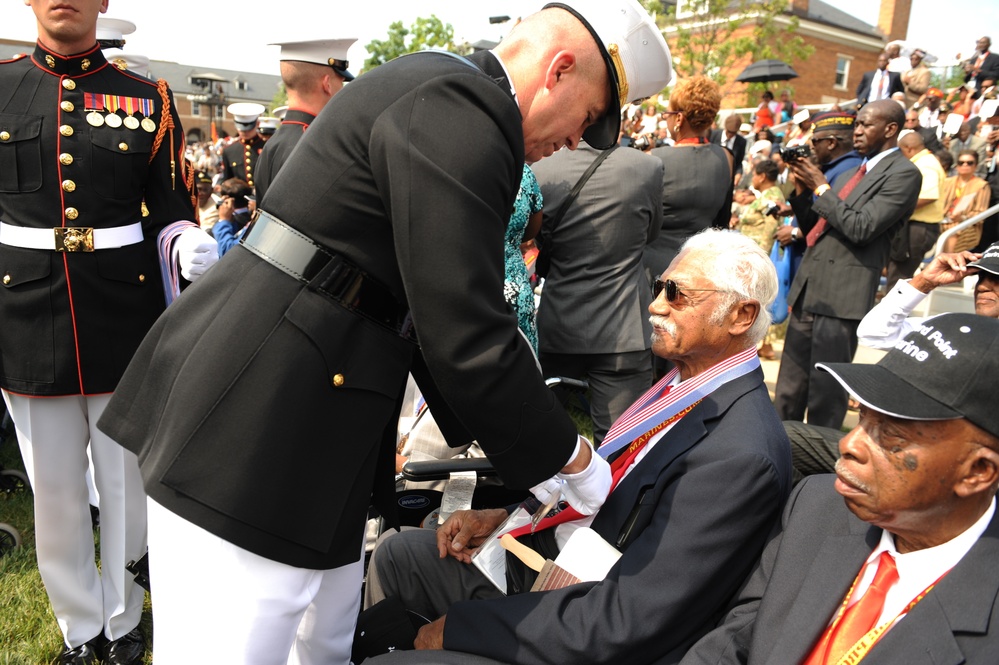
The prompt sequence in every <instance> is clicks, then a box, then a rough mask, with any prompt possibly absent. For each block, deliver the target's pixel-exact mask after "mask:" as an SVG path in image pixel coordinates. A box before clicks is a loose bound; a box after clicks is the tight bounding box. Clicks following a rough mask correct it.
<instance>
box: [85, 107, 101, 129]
mask: <svg viewBox="0 0 999 665" xmlns="http://www.w3.org/2000/svg"><path fill="white" fill-rule="evenodd" d="M87 122H89V123H90V124H91V125H93V126H94V127H100V126H101V125H103V124H104V116H102V115H101V114H100V113H98V112H97V111H91V112H90V113H88V114H87Z"/></svg>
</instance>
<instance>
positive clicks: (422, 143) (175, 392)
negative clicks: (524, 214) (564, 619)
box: [100, 0, 672, 665]
mask: <svg viewBox="0 0 999 665" xmlns="http://www.w3.org/2000/svg"><path fill="white" fill-rule="evenodd" d="M671 77H672V69H671V63H670V57H669V49H668V47H667V46H666V42H665V40H664V39H663V37H662V34H661V33H660V31H659V30H658V28H656V26H655V23H654V22H653V21H652V18H651V17H650V16H649V14H648V13H647V12H646V11H645V10H644V9H643V8H642V7H641V6H640V5H639V4H638V2H636V1H635V0H572V1H571V2H568V3H558V4H552V5H548V6H546V7H545V8H544V9H542V10H541V11H539V12H538V13H536V14H533V15H531V16H529V17H527V18H525V19H524V20H523V21H521V22H520V23H519V24H518V25H517V26H516V27H515V28H514V29H513V30H512V31H511V32H510V34H509V35H508V36H507V37H506V39H504V40H503V42H502V43H501V44H500V45H499V46H497V47H496V49H495V50H494V51H489V52H482V53H478V54H475V55H473V56H470V57H469V58H467V59H466V58H462V57H457V56H455V55H451V54H447V53H439V52H426V53H417V54H412V55H407V56H404V57H402V58H399V59H397V60H395V61H393V62H390V63H388V64H385V65H382V66H380V67H378V68H377V69H375V70H373V71H371V72H368V73H367V74H365V75H364V76H363V77H360V78H358V79H357V80H356V81H355V82H354V83H352V84H351V85H350V86H348V87H347V88H346V89H344V90H343V91H342V92H341V93H338V94H337V95H336V96H335V98H334V99H333V100H332V101H331V102H330V103H329V104H327V105H326V107H325V108H324V109H323V111H322V112H320V114H319V116H318V117H317V118H316V121H315V122H314V123H312V125H311V126H310V128H309V130H308V131H307V132H306V133H305V135H304V136H303V137H302V139H301V141H300V142H299V145H298V146H297V147H296V149H295V151H294V155H293V156H292V157H291V158H290V159H289V160H288V162H287V163H285V165H284V166H283V168H282V174H281V176H280V177H278V178H277V179H276V180H275V181H274V182H273V183H272V185H271V186H270V188H268V190H267V193H266V195H265V196H264V198H263V199H262V200H261V201H260V211H259V213H258V215H259V216H258V217H257V219H256V222H255V223H254V224H253V226H252V227H251V230H250V231H249V232H248V234H247V236H246V237H245V238H244V239H243V243H242V244H241V245H239V246H237V247H235V248H234V249H233V250H232V251H231V252H230V253H229V255H228V256H227V257H226V258H225V260H224V261H222V262H221V263H220V264H219V266H217V267H216V269H214V270H212V271H210V272H209V273H208V274H207V275H206V279H208V283H207V284H206V285H205V286H204V288H195V289H193V290H189V291H188V292H187V293H185V295H184V297H183V298H181V299H179V300H178V301H177V303H176V304H175V306H174V307H171V311H168V313H167V315H166V316H164V317H161V318H160V319H159V321H158V323H157V325H156V326H155V328H154V330H153V331H151V333H150V334H149V335H148V336H147V337H146V340H145V342H144V343H143V345H142V346H141V347H140V349H139V351H138V355H137V359H136V360H135V361H134V362H133V363H132V364H131V366H130V367H129V369H128V370H127V371H126V374H125V378H124V380H123V383H122V384H121V389H120V390H119V391H118V392H117V394H116V395H115V397H114V398H113V399H112V401H111V404H110V405H109V408H108V411H107V412H106V413H105V418H104V419H103V420H102V421H101V424H100V426H101V427H103V428H104V429H105V430H107V431H108V432H113V433H115V436H116V440H118V441H120V442H121V443H122V445H124V446H125V447H126V448H128V449H129V450H133V451H136V452H137V453H138V455H139V459H140V466H141V469H142V473H143V479H144V481H145V486H146V489H147V491H148V493H149V495H150V503H149V506H150V527H149V533H150V569H151V575H152V577H154V578H155V579H156V587H157V591H156V593H157V597H156V601H155V604H154V607H155V610H154V612H155V617H154V619H155V623H156V636H155V640H156V659H157V663H159V664H160V665H168V664H169V663H179V662H184V663H187V662H190V659H191V657H192V655H193V654H197V658H198V659H199V660H201V661H204V662H251V661H252V662H283V660H284V659H288V658H289V654H290V657H291V660H292V661H293V662H303V661H305V662H324V663H346V662H347V659H348V657H349V648H350V643H351V641H352V637H353V626H354V621H355V616H356V610H357V607H358V605H359V601H360V583H361V572H362V568H363V564H362V560H361V550H362V540H363V528H364V523H365V520H366V517H367V511H368V504H369V502H371V501H372V500H374V502H375V504H376V506H377V507H378V509H379V510H380V511H381V512H382V514H383V515H386V516H387V518H388V519H389V520H390V521H391V520H392V517H393V515H394V510H395V508H394V501H393V500H392V499H393V495H394V483H393V469H394V464H395V423H396V422H397V420H398V410H399V403H400V401H401V399H402V396H403V390H404V387H405V384H406V378H407V375H408V373H409V372H410V371H411V372H412V373H413V375H414V376H415V377H416V378H417V381H418V382H419V384H420V387H421V389H422V391H423V394H424V396H426V398H427V402H428V403H429V405H430V407H431V409H432V410H433V413H434V415H435V416H436V418H437V422H438V424H439V425H440V426H441V429H442V431H443V432H444V434H445V437H446V438H447V439H448V441H449V442H451V443H454V444H462V443H466V442H468V441H471V440H472V439H475V440H477V441H478V442H479V444H480V445H481V446H482V448H483V449H484V450H485V451H486V453H487V454H488V455H489V456H490V457H491V458H492V460H493V462H494V463H495V465H496V467H497V468H498V470H499V472H500V474H501V476H503V478H504V480H505V481H506V482H507V483H508V484H509V485H511V486H514V487H520V488H528V487H531V486H534V485H537V484H541V483H543V482H545V481H547V480H549V479H550V478H552V477H553V476H554V475H555V474H560V477H561V480H564V494H565V496H566V498H567V500H568V501H569V503H570V504H572V505H574V506H576V507H577V508H578V509H579V510H580V511H581V512H584V513H592V512H593V511H594V510H596V508H597V507H598V506H599V505H600V504H601V502H602V501H603V500H604V498H605V497H606V495H607V491H608V488H609V485H610V472H609V469H608V468H607V464H606V462H604V461H602V460H601V459H599V458H598V456H596V455H594V454H592V449H591V447H590V444H589V442H587V441H586V440H585V439H581V438H580V437H579V436H578V434H577V433H576V427H575V424H574V423H573V421H572V419H571V418H569V417H568V415H567V414H566V413H565V412H564V411H563V410H562V408H561V407H560V406H559V404H558V403H557V400H555V398H554V396H553V394H552V393H551V391H550V390H549V389H548V388H547V387H546V386H545V383H544V381H543V380H542V377H541V375H540V373H539V372H538V369H537V364H536V361H535V359H534V354H533V353H532V352H531V349H530V347H529V345H528V344H527V342H526V341H525V340H524V339H523V338H522V337H521V335H520V333H519V330H518V328H517V320H516V317H515V316H514V315H513V313H512V312H511V310H510V309H509V307H508V306H507V305H506V302H505V300H504V298H503V274H504V272H503V237H504V233H505V230H506V225H507V221H508V219H509V215H510V210H511V208H512V205H513V201H514V198H515V197H516V194H517V190H518V187H519V184H520V179H521V174H522V172H523V164H524V161H525V159H526V160H528V161H535V160H538V159H541V158H542V157H545V156H547V155H550V154H552V153H553V152H555V151H556V150H557V149H559V148H560V147H562V146H567V147H569V148H575V146H576V144H577V143H578V142H579V140H580V138H581V137H583V136H584V135H585V137H586V139H587V141H588V142H589V143H590V144H591V145H594V146H597V147H599V148H607V147H610V146H611V145H613V144H614V143H616V142H617V138H618V131H619V118H620V108H621V106H622V105H623V104H624V103H625V102H627V101H629V100H633V99H635V98H640V97H646V96H649V95H652V94H655V93H658V92H659V91H660V90H661V89H662V88H663V87H664V86H665V85H666V84H667V83H668V82H669V80H670V78H671ZM442 257H446V261H447V272H448V275H447V278H446V279H443V278H442V277H441V272H440V270H441V259H442ZM218 268H221V270H219V269H218ZM194 286H195V287H197V286H198V285H197V284H195V285H194ZM205 626H211V629H210V630H205V629H204V628H205Z"/></svg>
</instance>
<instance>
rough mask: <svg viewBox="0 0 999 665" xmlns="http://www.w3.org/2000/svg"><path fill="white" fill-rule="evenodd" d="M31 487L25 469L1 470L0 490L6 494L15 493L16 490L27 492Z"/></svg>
mask: <svg viewBox="0 0 999 665" xmlns="http://www.w3.org/2000/svg"><path fill="white" fill-rule="evenodd" d="M29 489H31V484H30V483H29V482H28V476H27V474H25V473H24V472H23V471H18V470H17V469H3V470H0V492H3V493H4V494H14V493H16V492H26V491H27V490H29Z"/></svg>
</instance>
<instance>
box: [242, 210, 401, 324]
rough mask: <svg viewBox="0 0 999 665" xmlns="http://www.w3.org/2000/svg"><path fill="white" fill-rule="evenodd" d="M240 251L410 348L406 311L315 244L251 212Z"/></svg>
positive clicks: (372, 281) (268, 216)
mask: <svg viewBox="0 0 999 665" xmlns="http://www.w3.org/2000/svg"><path fill="white" fill-rule="evenodd" d="M241 243H242V245H243V247H245V248H246V249H248V250H250V251H251V252H253V253H254V254H256V255H257V256H259V257H260V258H262V259H263V260H265V261H267V262H268V263H270V264H271V265H273V266H275V267H277V268H280V269H281V270H282V271H283V272H285V273H287V274H288V275H291V276H292V277H294V278H295V279H297V280H298V281H300V282H302V283H304V284H312V282H313V280H314V279H315V278H316V277H317V276H319V274H320V273H326V274H325V276H324V277H323V278H322V279H321V280H320V281H319V282H318V283H317V284H315V285H313V286H314V287H315V289H316V291H318V292H319V293H321V294H322V295H324V296H326V297H327V298H329V299H331V300H333V301H334V302H336V303H337V304H339V305H341V306H343V307H345V308H347V309H349V310H350V311H352V312H356V313H357V314H360V315H361V316H363V317H365V318H367V319H370V320H372V321H374V322H375V323H377V324H379V325H382V326H385V327H386V328H389V329H390V330H392V331H393V332H395V333H397V334H398V335H399V336H401V337H403V338H405V339H407V340H409V341H411V342H414V343H415V342H416V331H415V330H414V328H413V321H412V317H411V316H410V314H409V309H408V308H407V307H405V306H403V305H402V304H400V303H399V301H398V300H396V298H395V296H394V295H392V292H391V291H389V290H388V288H386V287H385V286H384V285H382V284H380V283H378V282H377V281H375V279H374V278H372V277H370V276H369V275H367V274H366V273H365V272H364V271H363V270H361V269H360V268H358V267H357V266H355V265H353V264H352V263H350V262H349V261H347V260H346V259H344V258H343V257H342V256H340V255H338V254H336V253H335V252H332V251H330V250H328V249H326V248H325V247H322V246H321V245H318V244H317V243H315V242H314V241H313V240H312V239H311V238H309V237H308V236H306V235H304V234H303V233H301V232H300V231H297V230H295V229H293V228H292V227H290V226H288V225H287V224H285V223H284V222H282V221H281V220H280V219H278V218H277V217H275V216H273V215H271V214H269V213H267V212H265V211H263V210H257V212H256V215H255V217H254V221H253V223H252V225H251V226H250V230H249V231H248V232H247V233H246V235H245V236H244V237H243V239H242V240H241Z"/></svg>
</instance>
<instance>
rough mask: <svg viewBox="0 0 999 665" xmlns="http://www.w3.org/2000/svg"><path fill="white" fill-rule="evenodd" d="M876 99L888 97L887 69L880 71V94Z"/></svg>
mask: <svg viewBox="0 0 999 665" xmlns="http://www.w3.org/2000/svg"><path fill="white" fill-rule="evenodd" d="M878 99H888V70H887V69H886V70H884V71H883V72H881V94H879V95H878Z"/></svg>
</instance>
